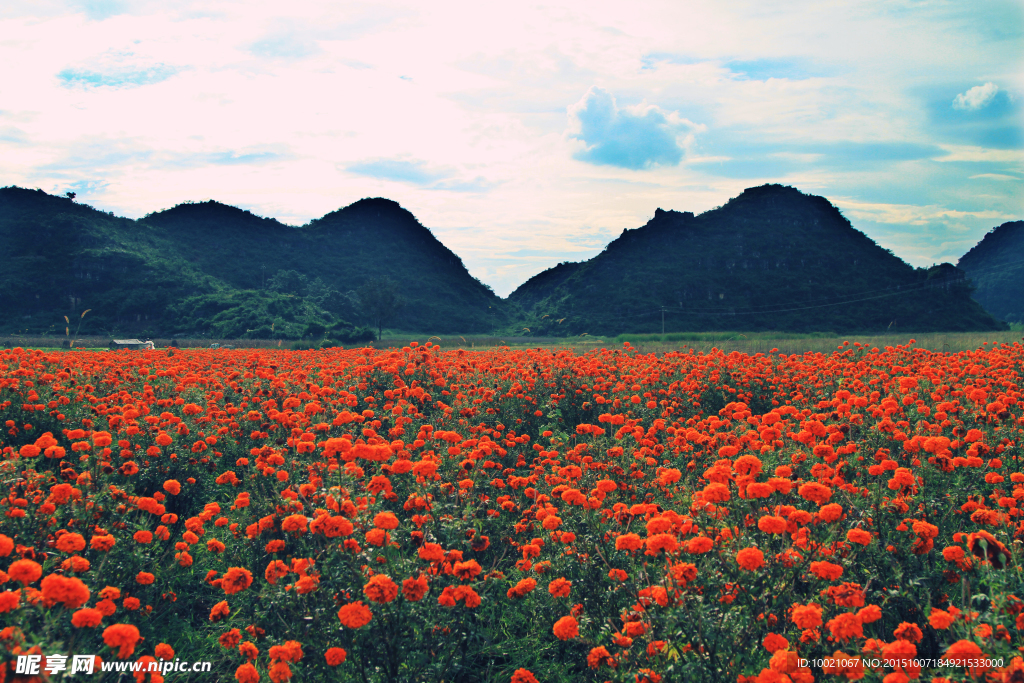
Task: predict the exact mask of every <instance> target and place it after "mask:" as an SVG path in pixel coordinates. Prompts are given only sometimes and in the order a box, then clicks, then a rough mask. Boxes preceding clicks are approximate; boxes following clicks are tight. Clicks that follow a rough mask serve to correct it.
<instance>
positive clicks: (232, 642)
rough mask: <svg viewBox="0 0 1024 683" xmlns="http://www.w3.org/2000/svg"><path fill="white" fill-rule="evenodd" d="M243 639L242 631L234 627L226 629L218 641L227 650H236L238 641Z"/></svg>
mask: <svg viewBox="0 0 1024 683" xmlns="http://www.w3.org/2000/svg"><path fill="white" fill-rule="evenodd" d="M241 640H242V632H241V631H239V630H238V629H237V628H233V629H231V630H230V631H225V632H224V633H222V634H220V637H219V638H217V642H218V643H220V646H221V647H222V648H224V649H225V650H234V649H235V648H236V647H238V643H239V642H240V641H241Z"/></svg>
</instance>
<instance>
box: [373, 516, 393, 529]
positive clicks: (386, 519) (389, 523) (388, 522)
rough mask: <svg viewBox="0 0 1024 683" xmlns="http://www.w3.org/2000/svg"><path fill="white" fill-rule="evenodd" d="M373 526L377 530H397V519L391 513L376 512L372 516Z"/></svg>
mask: <svg viewBox="0 0 1024 683" xmlns="http://www.w3.org/2000/svg"><path fill="white" fill-rule="evenodd" d="M373 525H374V526H375V527H377V528H378V529H397V528H398V517H395V513H393V512H378V513H377V514H376V515H374V516H373Z"/></svg>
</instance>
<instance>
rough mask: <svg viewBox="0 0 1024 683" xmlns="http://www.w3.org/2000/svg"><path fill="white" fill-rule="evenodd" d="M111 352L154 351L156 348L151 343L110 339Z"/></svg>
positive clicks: (137, 340)
mask: <svg viewBox="0 0 1024 683" xmlns="http://www.w3.org/2000/svg"><path fill="white" fill-rule="evenodd" d="M110 348H111V350H114V351H116V350H117V349H137V350H145V349H150V350H152V349H154V348H156V347H155V346H154V345H153V342H151V341H141V340H139V339H111V340H110Z"/></svg>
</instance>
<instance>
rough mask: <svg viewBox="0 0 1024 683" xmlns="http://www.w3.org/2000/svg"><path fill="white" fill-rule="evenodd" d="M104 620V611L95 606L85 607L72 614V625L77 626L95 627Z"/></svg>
mask: <svg viewBox="0 0 1024 683" xmlns="http://www.w3.org/2000/svg"><path fill="white" fill-rule="evenodd" d="M101 621H103V613H102V612H100V611H99V610H98V609H95V608H93V607H85V608H83V609H80V610H78V611H77V612H75V613H74V614H72V615H71V625H72V626H74V627H75V628H95V627H96V626H99V625H100V622H101Z"/></svg>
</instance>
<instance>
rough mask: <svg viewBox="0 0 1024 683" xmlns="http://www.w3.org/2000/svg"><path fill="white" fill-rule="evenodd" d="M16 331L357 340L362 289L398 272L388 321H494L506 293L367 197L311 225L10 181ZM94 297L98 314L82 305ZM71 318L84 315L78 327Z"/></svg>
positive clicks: (3, 197) (471, 324) (500, 316)
mask: <svg viewBox="0 0 1024 683" xmlns="http://www.w3.org/2000/svg"><path fill="white" fill-rule="evenodd" d="M0 250H2V251H3V253H4V254H5V255H6V262H5V265H6V266H7V267H6V268H5V269H4V271H3V273H2V274H0V309H2V310H3V311H4V314H3V317H2V318H0V327H2V328H3V329H4V331H7V332H11V331H22V330H24V331H26V332H31V333H41V332H47V331H50V332H56V333H60V334H63V333H64V331H65V330H64V328H65V327H66V326H67V327H70V328H71V332H72V333H73V332H74V330H75V327H76V325H77V324H78V322H79V320H80V321H81V323H82V330H81V331H82V333H83V334H108V335H110V336H112V335H114V334H126V335H127V334H132V335H136V334H137V335H182V336H184V335H193V336H194V335H200V336H202V335H205V336H210V337H218V338H236V337H249V338H264V339H266V338H285V339H290V338H299V337H302V336H320V337H323V336H325V335H328V336H332V337H337V338H341V339H344V338H346V336H349V337H351V336H352V335H360V334H362V335H363V336H364V337H365V336H366V335H365V332H361V331H359V330H356V329H355V325H357V324H363V323H365V324H371V323H373V322H374V320H372V319H371V318H372V316H369V315H367V313H366V311H365V310H362V308H361V306H360V297H359V296H358V295H357V292H358V290H359V288H360V287H361V286H363V285H364V284H365V283H366V282H367V281H369V280H373V279H378V280H390V281H391V282H393V283H394V285H395V289H396V291H397V293H398V295H399V297H400V298H401V299H402V300H403V302H404V305H403V306H401V307H400V308H399V309H398V310H397V312H396V313H395V315H394V316H392V317H390V318H389V319H388V322H389V323H390V324H392V325H394V326H395V327H399V328H402V329H429V330H435V331H438V332H441V333H456V332H461V333H465V332H490V331H491V330H493V329H495V328H498V327H500V326H503V325H507V324H508V323H509V321H510V318H509V316H508V313H507V312H506V305H505V304H504V302H503V301H502V300H501V299H500V298H498V297H497V296H496V295H495V294H494V293H493V292H491V291H490V289H489V288H488V287H487V286H485V285H484V284H482V283H481V282H479V281H478V280H476V279H475V278H473V277H472V276H471V275H470V274H469V272H468V271H467V270H466V268H465V266H464V265H463V264H462V261H461V260H460V259H459V257H458V256H456V255H455V254H454V253H452V252H451V251H450V250H449V249H447V248H446V247H445V246H444V245H443V244H441V243H440V242H439V241H438V240H437V238H435V237H434V236H433V234H432V233H431V232H430V230H428V229H427V228H425V227H423V226H422V225H421V224H420V223H419V222H418V221H417V220H416V218H415V217H414V216H413V215H412V214H411V213H409V212H408V211H406V210H405V209H403V208H402V207H400V206H399V205H398V204H397V203H395V202H393V201H390V200H387V199H363V200H360V201H358V202H356V203H354V204H352V205H351V206H348V207H345V208H343V209H340V210H338V211H334V212H332V213H329V214H327V215H326V216H323V217H322V218H319V219H316V220H313V221H311V222H310V223H309V224H307V225H305V226H303V227H301V228H296V227H291V226H288V225H284V224H283V223H280V222H278V221H276V220H274V219H271V218H261V217H258V216H255V215H253V214H252V213H250V212H248V211H244V210H242V209H238V208H236V207H232V206H226V205H224V204H220V203H218V202H214V201H209V202H203V203H189V204H181V205H178V206H176V207H174V208H172V209H169V210H167V211H161V212H159V213H153V214H150V215H148V216H146V217H145V218H143V219H140V220H137V221H136V220H130V219H127V218H118V217H115V216H113V215H112V214H106V213H103V212H101V211H97V210H95V209H93V208H92V207H89V206H85V205H81V204H76V203H74V202H73V201H71V200H70V199H67V198H64V197H55V196H52V195H49V194H47V193H45V192H42V191H40V190H36V191H33V190H25V189H21V188H15V187H8V188H2V189H0ZM86 309H89V313H88V314H87V315H86V317H85V318H81V313H82V312H83V311H85V310H86ZM64 316H68V318H69V319H70V325H67V324H66V323H65V320H64Z"/></svg>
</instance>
